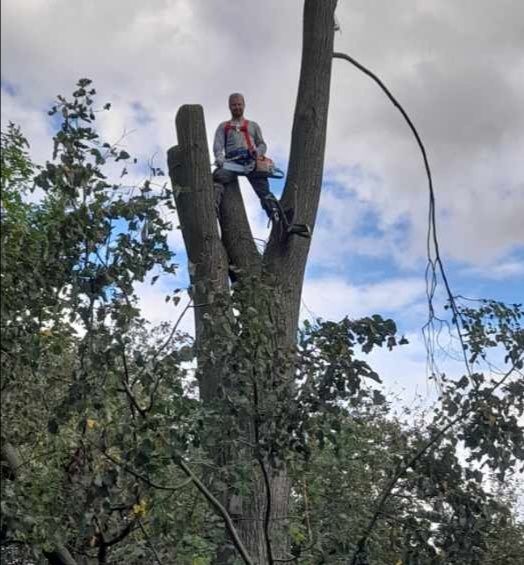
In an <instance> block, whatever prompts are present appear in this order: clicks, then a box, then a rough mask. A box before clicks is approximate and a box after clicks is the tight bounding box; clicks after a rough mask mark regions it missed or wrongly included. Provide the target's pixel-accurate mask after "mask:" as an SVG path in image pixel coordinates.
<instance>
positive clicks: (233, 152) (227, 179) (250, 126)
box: [213, 92, 279, 220]
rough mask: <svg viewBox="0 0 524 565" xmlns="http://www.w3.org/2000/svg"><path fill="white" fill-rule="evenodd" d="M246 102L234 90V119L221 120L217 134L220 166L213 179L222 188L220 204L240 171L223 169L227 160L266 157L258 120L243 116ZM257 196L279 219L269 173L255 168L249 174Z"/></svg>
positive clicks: (231, 99)
mask: <svg viewBox="0 0 524 565" xmlns="http://www.w3.org/2000/svg"><path fill="white" fill-rule="evenodd" d="M245 107H246V103H245V101H244V96H243V95H242V94H239V93H238V92H235V93H233V94H231V95H230V96H229V110H230V111H231V120H229V121H227V122H222V123H221V124H220V125H219V126H218V128H217V131H216V133H215V141H214V143H213V153H214V154H215V162H216V165H217V169H216V170H215V172H214V173H213V180H214V181H215V183H218V184H219V185H221V186H222V187H223V190H220V191H219V193H218V194H217V199H218V204H220V200H221V198H222V192H223V191H226V192H227V187H228V185H229V184H231V183H233V182H235V181H236V179H237V176H238V174H239V173H237V172H234V171H231V170H227V169H225V168H224V162H225V161H226V160H227V161H230V160H231V161H234V160H235V159H239V160H242V161H245V160H246V157H247V158H251V159H256V158H257V157H263V156H264V155H265V153H266V149H267V146H266V143H265V141H264V138H263V137H262V131H261V129H260V126H259V125H258V124H257V123H256V122H252V121H251V120H249V121H248V120H246V119H245V118H244V108H245ZM246 177H247V179H248V181H249V182H250V184H251V186H252V187H253V188H254V190H255V192H256V193H257V196H258V197H259V198H260V203H261V204H262V208H264V210H265V212H266V214H267V215H268V217H269V218H270V219H272V220H278V219H279V212H278V205H277V202H276V198H275V197H274V195H273V194H272V193H271V191H270V190H269V181H268V179H267V175H263V174H260V173H257V171H256V170H252V171H251V172H250V173H248V174H247V175H246Z"/></svg>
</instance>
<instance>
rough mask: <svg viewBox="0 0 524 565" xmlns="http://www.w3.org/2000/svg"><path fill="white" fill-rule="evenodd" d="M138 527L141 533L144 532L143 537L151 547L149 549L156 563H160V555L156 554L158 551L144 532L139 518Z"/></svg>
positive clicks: (159, 564)
mask: <svg viewBox="0 0 524 565" xmlns="http://www.w3.org/2000/svg"><path fill="white" fill-rule="evenodd" d="M138 527H139V528H140V530H141V531H142V533H143V534H144V538H145V540H146V541H147V544H148V545H149V548H150V549H151V551H152V552H153V555H154V556H155V559H156V562H157V563H158V565H162V561H161V560H160V556H159V555H158V552H157V550H156V548H155V546H154V545H153V542H152V541H151V538H150V537H149V535H148V534H147V532H146V529H145V528H144V526H143V525H142V522H141V521H140V520H138Z"/></svg>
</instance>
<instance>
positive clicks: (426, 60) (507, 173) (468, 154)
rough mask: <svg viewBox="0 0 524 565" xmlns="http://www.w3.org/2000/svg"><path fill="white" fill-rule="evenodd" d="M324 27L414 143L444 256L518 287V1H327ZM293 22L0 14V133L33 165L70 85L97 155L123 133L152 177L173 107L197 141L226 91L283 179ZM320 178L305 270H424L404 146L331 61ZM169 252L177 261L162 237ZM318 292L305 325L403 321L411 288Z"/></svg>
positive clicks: (65, 12)
mask: <svg viewBox="0 0 524 565" xmlns="http://www.w3.org/2000/svg"><path fill="white" fill-rule="evenodd" d="M337 15H338V19H339V20H340V23H341V26H342V32H341V33H339V34H337V35H336V49H337V50H339V51H343V52H347V53H349V54H351V55H352V56H355V57H356V58H357V59H359V60H360V61H361V62H362V63H364V64H366V65H368V66H369V67H370V68H371V69H373V70H374V71H376V72H377V73H378V74H379V75H380V76H381V77H382V78H383V79H384V81H385V82H386V83H387V85H388V86H389V87H390V88H391V90H392V92H393V93H394V94H395V95H396V96H397V97H398V99H399V100H400V102H401V103H402V104H403V105H404V107H405V108H406V109H407V111H408V112H409V114H410V115H411V117H412V118H413V120H414V122H415V124H416V125H417V127H418V128H419V131H420V133H421V135H422V137H423V139H424V141H425V143H426V147H427V150H428V154H429V158H430V162H431V165H432V169H433V174H434V180H435V186H436V196H437V205H438V210H439V216H438V220H439V234H440V238H441V244H442V250H443V252H444V255H445V256H449V257H452V258H454V259H460V260H462V261H464V262H465V263H466V265H467V266H469V267H470V268H474V269H481V270H479V271H478V272H479V274H482V276H492V277H493V273H495V272H498V273H500V275H498V276H502V273H505V274H506V275H511V276H514V277H517V276H521V275H522V272H521V270H520V267H518V265H513V266H511V265H510V261H513V260H512V259H509V258H508V257H511V256H512V255H511V254H512V251H514V250H515V249H517V248H519V246H521V245H522V242H523V241H524V231H523V229H524V228H523V226H524V223H523V222H522V216H523V211H524V185H523V184H522V179H523V178H524V160H523V159H522V157H521V156H522V154H523V153H524V133H523V132H524V113H523V112H522V109H521V93H522V91H523V89H524V33H523V29H522V21H524V3H522V2H518V1H516V0H499V2H496V3H494V2H490V1H488V0H476V1H475V2H472V0H468V1H464V2H455V1H454V0H438V1H437V0H390V1H389V2H369V1H368V0H353V1H352V2H339V6H338V9H337ZM301 17H302V3H301V2H282V1H280V0H268V1H267V2H265V3H264V5H263V7H262V6H261V4H260V2H256V1H255V0H246V1H245V2H243V3H241V4H239V3H235V2H228V1H227V0H222V1H219V0H216V1H215V2H205V1H204V0H193V1H191V2H190V1H189V0H152V1H150V2H146V3H144V2H139V1H138V0H126V1H125V2H124V1H123V0H112V1H111V2H105V3H92V2H87V1H81V2H70V1H68V0H52V1H46V2H43V1H42V0H31V1H30V0H24V1H23V2H18V1H17V0H3V2H2V23H1V25H2V37H1V42H2V44H1V46H2V78H3V79H4V80H6V81H8V82H9V83H10V84H12V85H13V86H14V87H15V95H11V94H9V93H6V92H3V97H2V105H3V108H2V120H3V121H6V120H9V119H12V120H14V121H16V122H19V123H20V124H21V125H22V127H23V130H24V131H25V132H26V134H27V135H28V136H29V137H30V139H31V141H32V147H33V150H34V151H35V154H36V156H37V160H43V159H44V158H47V157H49V155H50V151H51V144H50V142H49V140H48V138H47V137H48V135H49V127H48V125H46V116H45V113H44V112H45V109H46V108H47V107H48V105H49V104H50V103H51V101H52V100H53V98H54V96H55V95H56V94H57V93H59V92H61V93H67V92H70V91H71V88H72V87H73V85H74V83H75V82H76V80H77V79H78V78H80V77H82V76H87V77H90V78H93V79H94V81H95V87H96V88H97V90H98V92H99V93H100V105H102V104H103V103H104V102H106V101H111V102H113V109H112V111H111V112H110V113H108V114H103V115H101V126H102V132H103V134H104V135H106V136H107V137H108V138H109V139H110V141H115V140H116V139H118V138H119V137H120V136H121V135H122V133H123V132H124V131H132V132H133V133H132V134H130V135H129V136H128V137H127V138H126V140H125V144H126V148H127V149H128V151H129V152H130V153H132V154H133V155H137V156H138V157H140V158H142V159H147V158H149V157H150V156H151V155H152V154H154V153H157V163H158V166H160V167H163V168H165V151H166V150H167V148H168V147H169V146H170V145H173V144H175V143H176V135H175V131H174V116H175V113H176V111H177V109H178V108H179V107H180V105H181V104H185V103H199V104H202V105H203V106H204V108H205V116H206V122H207V128H208V141H209V142H210V141H211V138H212V136H213V133H214V128H215V125H216V124H217V123H218V122H219V121H221V120H223V119H225V118H226V117H227V115H228V111H227V105H226V101H227V95H228V94H229V93H230V92H231V91H242V92H244V93H245V95H246V100H247V116H248V117H249V118H253V119H255V120H257V121H258V122H259V123H260V124H261V125H262V128H263V131H264V133H265V136H266V138H267V141H268V143H269V147H270V154H271V155H272V156H273V157H275V158H276V159H277V160H278V162H279V164H284V163H285V159H286V158H287V154H288V151H289V142H290V134H291V125H292V119H293V109H294V102H295V94H296V90H297V79H298V74H299V65H300V49H301ZM284 168H285V167H284ZM326 171H328V172H329V175H330V177H331V178H332V179H334V180H335V181H336V182H337V183H338V184H339V185H340V184H341V185H342V187H340V190H341V191H342V192H333V193H330V192H326V193H325V194H324V195H323V198H322V204H321V205H322V208H321V211H320V223H319V225H318V227H317V229H316V231H315V239H314V241H313V249H312V259H313V261H314V262H315V264H317V265H319V266H322V267H326V266H327V267H330V268H332V267H333V266H336V265H340V270H341V271H343V270H344V265H345V263H346V262H347V259H348V257H350V256H352V255H354V254H361V255H367V256H371V257H376V258H377V260H378V262H380V258H381V257H389V258H391V259H392V260H394V261H395V262H396V263H397V264H398V265H399V266H400V267H401V268H406V267H413V265H414V264H416V261H417V259H418V258H421V257H423V256H424V253H425V249H424V245H425V231H426V218H427V199H428V195H427V185H426V178H425V175H424V169H423V165H422V161H421V157H420V154H419V152H418V149H417V147H416V144H415V142H414V140H413V137H412V135H411V133H410V131H409V129H408V127H407V125H406V124H405V123H404V122H403V121H402V118H401V116H400V114H399V113H398V111H397V110H396V109H395V108H394V107H393V106H392V105H391V104H390V102H389V101H388V100H387V99H386V98H385V96H384V95H383V93H382V92H380V90H379V89H378V87H377V86H376V85H375V84H374V83H373V82H372V81H371V80H370V79H369V78H368V77H366V76H364V75H362V74H361V73H359V72H358V71H356V70H355V69H354V68H352V67H351V66H350V65H349V64H348V63H347V62H345V61H335V62H334V65H333V78H332V89H331V103H330V117H329V129H328V139H327V151H326ZM242 190H243V194H244V196H245V200H246V204H247V208H248V214H249V217H250V220H251V222H252V225H253V231H254V233H255V236H256V237H260V238H261V239H265V238H266V237H267V228H266V222H265V217H264V214H263V212H261V210H260V205H259V203H258V200H257V198H256V196H255V195H254V194H253V192H252V190H251V188H250V187H249V186H248V185H247V184H245V183H243V189H242ZM344 191H345V192H344ZM363 218H364V219H365V221H372V222H373V226H372V227H373V230H369V229H367V227H368V226H366V224H365V222H364V223H363ZM400 224H401V225H402V228H399V225H400ZM401 238H403V239H401ZM170 241H171V243H172V244H173V246H174V247H175V248H176V250H177V251H180V250H181V249H182V241H181V237H180V232H179V230H175V231H174V232H173V234H172V236H171V239H170ZM504 263H506V264H507V266H506V267H505V270H504V269H503V268H502V265H504ZM497 264H498V265H499V268H498V271H497V269H494V270H491V271H489V269H490V268H491V267H490V266H491V265H497ZM487 269H488V272H487V275H486V270H487ZM490 272H491V275H490ZM349 276H351V273H349ZM493 278H495V277H493ZM348 280H351V279H350V278H348ZM327 282H328V284H329V285H331V286H330V287H329V288H330V292H329V295H330V297H329V298H325V299H321V298H320V297H319V295H317V294H315V293H312V292H311V289H316V290H317V291H318V292H321V291H322V288H321V287H320V286H318V284H319V283H318V281H315V280H313V281H308V283H307V285H306V289H305V291H304V296H305V298H306V301H308V300H311V301H312V302H313V303H314V304H315V305H316V306H315V308H313V309H316V308H317V307H318V310H319V314H322V315H335V314H336V313H338V312H339V311H340V312H341V313H342V314H343V313H346V311H349V312H350V313H354V312H363V311H367V313H369V312H371V311H381V310H387V309H388V308H389V309H390V310H391V309H394V308H399V309H403V308H405V307H407V306H408V305H409V307H410V308H413V307H414V306H413V304H414V303H415V302H416V299H414V298H413V297H418V298H420V296H421V294H420V293H421V292H422V291H421V290H420V289H419V286H421V283H419V282H417V281H415V280H414V279H395V280H393V281H391V280H387V279H385V280H384V283H383V285H375V286H370V287H366V288H367V290H366V289H364V288H360V287H355V286H351V284H350V283H346V282H343V281H342V282H341V281H327ZM388 285H389V286H388ZM417 285H419V286H417ZM308 288H309V290H308ZM339 292H340V296H338V295H336V293H339ZM410 297H411V298H410ZM148 300H150V303H151V308H152V309H153V310H154V311H155V312H156V311H158V306H155V304H156V303H155V302H154V300H155V299H154V298H153V297H151V296H150V298H149V299H148ZM342 310H344V312H342ZM368 310H369V312H368Z"/></svg>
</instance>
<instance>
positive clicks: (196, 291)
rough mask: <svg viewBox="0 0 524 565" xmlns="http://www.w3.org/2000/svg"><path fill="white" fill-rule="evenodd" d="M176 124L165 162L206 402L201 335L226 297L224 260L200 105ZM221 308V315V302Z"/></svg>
mask: <svg viewBox="0 0 524 565" xmlns="http://www.w3.org/2000/svg"><path fill="white" fill-rule="evenodd" d="M176 128H177V135H178V146H176V147H172V148H171V149H170V150H169V151H168V166H169V172H170V176H171V182H172V185H173V189H174V192H175V203H176V207H177V211H178V216H179V219H180V228H181V230H182V236H183V238H184V243H185V246H186V250H187V254H188V259H189V275H190V280H191V291H192V295H193V301H194V311H195V341H196V349H197V359H198V363H199V379H200V395H201V398H202V399H203V400H204V402H209V401H212V400H213V399H214V398H215V397H216V395H217V387H218V383H217V382H216V379H215V375H216V370H215V369H214V368H213V367H210V366H209V364H210V361H209V356H208V354H207V351H206V345H207V344H206V339H207V336H208V335H210V333H211V328H210V324H209V322H208V321H209V320H214V321H215V322H216V323H217V324H218V323H219V320H218V318H219V317H221V316H222V314H221V313H219V311H218V309H219V307H220V305H221V300H222V301H223V300H226V301H227V295H228V292H229V284H228V259H227V255H226V252H225V249H224V246H223V244H222V241H221V239H220V234H219V231H218V224H217V219H216V207H215V195H214V188H213V181H212V179H211V175H210V171H209V162H210V160H209V150H208V147H207V140H206V129H205V123H204V112H203V110H202V107H201V106H198V105H186V106H182V107H181V108H180V110H179V111H178V114H177V117H176ZM223 310H224V308H223ZM225 311H226V315H227V305H225Z"/></svg>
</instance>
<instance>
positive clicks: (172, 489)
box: [90, 442, 193, 492]
mask: <svg viewBox="0 0 524 565" xmlns="http://www.w3.org/2000/svg"><path fill="white" fill-rule="evenodd" d="M90 443H91V445H93V447H95V448H96V449H98V451H100V453H101V454H102V455H103V456H104V457H105V458H106V459H108V460H109V461H111V463H113V464H114V465H116V466H117V467H120V468H122V469H124V471H126V472H127V473H129V474H130V475H131V476H133V477H135V479H138V480H140V481H142V482H143V483H145V484H146V485H148V486H150V487H151V488H154V489H157V490H166V491H169V492H175V491H177V490H181V489H183V488H185V487H187V486H188V485H189V484H191V482H193V481H192V479H187V480H185V481H184V482H182V483H180V484H179V485H175V486H166V485H159V484H157V483H154V482H153V481H151V480H149V479H148V478H147V477H144V476H143V475H141V474H140V473H137V472H136V471H133V469H131V468H130V467H128V466H127V465H126V464H125V463H123V462H122V461H119V460H118V459H115V458H114V457H112V456H111V455H109V453H107V452H106V451H104V450H103V449H100V447H98V446H97V445H95V444H94V443H93V442H90Z"/></svg>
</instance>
